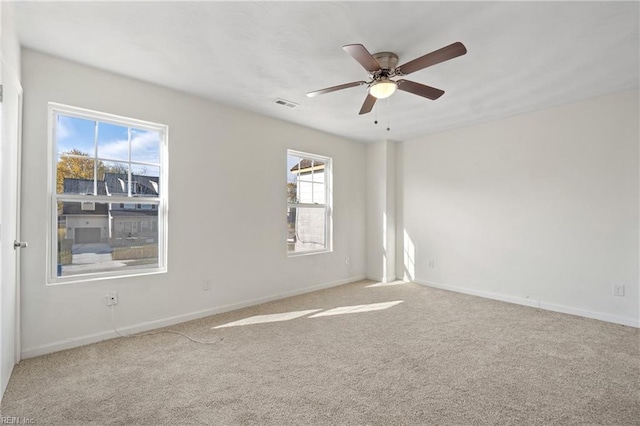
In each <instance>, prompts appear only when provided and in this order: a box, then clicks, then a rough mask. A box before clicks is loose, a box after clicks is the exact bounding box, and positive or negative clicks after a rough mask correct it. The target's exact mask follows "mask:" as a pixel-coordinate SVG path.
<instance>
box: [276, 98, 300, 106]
mask: <svg viewBox="0 0 640 426" xmlns="http://www.w3.org/2000/svg"><path fill="white" fill-rule="evenodd" d="M275 102H276V103H277V104H278V105H282V106H286V107H289V108H295V107H297V106H298V104H297V103H295V102H291V101H285V100H284V99H276V100H275Z"/></svg>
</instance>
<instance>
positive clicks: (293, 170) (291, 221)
mask: <svg viewBox="0 0 640 426" xmlns="http://www.w3.org/2000/svg"><path fill="white" fill-rule="evenodd" d="M331 215H332V211H331V158H329V157H323V156H319V155H314V154H308V153H303V152H298V151H292V150H289V151H288V152H287V251H288V253H289V254H290V255H295V254H302V253H314V252H324V251H330V250H331Z"/></svg>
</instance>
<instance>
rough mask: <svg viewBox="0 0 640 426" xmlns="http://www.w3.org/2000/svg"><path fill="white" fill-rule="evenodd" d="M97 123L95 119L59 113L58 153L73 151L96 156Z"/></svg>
mask: <svg viewBox="0 0 640 426" xmlns="http://www.w3.org/2000/svg"><path fill="white" fill-rule="evenodd" d="M95 124H96V122H95V121H93V120H84V119H82V118H75V117H67V116H64V115H58V120H57V122H56V150H57V152H58V154H64V153H67V154H68V153H71V152H73V153H82V154H85V155H89V156H91V157H93V156H95Z"/></svg>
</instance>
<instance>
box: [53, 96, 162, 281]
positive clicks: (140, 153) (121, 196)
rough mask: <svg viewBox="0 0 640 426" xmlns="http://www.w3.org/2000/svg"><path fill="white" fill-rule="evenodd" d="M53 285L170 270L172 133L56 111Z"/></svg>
mask: <svg viewBox="0 0 640 426" xmlns="http://www.w3.org/2000/svg"><path fill="white" fill-rule="evenodd" d="M49 119H50V121H49V123H50V124H49V138H50V158H51V162H50V164H51V174H50V175H51V177H52V183H51V187H50V188H51V227H50V228H51V233H50V241H51V245H50V256H49V259H50V262H49V265H48V267H49V274H48V275H49V282H52V283H61V282H69V281H78V280H87V279H91V278H100V277H116V276H125V275H127V276H128V275H135V274H144V273H153V272H165V271H166V258H167V226H166V223H167V130H168V129H167V126H164V125H160V124H154V123H148V122H143V121H140V120H134V119H129V118H124V117H118V116H114V115H110V114H104V113H99V112H94V111H87V110H84V109H80V108H74V107H69V106H65V105H59V104H53V103H52V104H49Z"/></svg>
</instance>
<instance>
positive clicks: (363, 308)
mask: <svg viewBox="0 0 640 426" xmlns="http://www.w3.org/2000/svg"><path fill="white" fill-rule="evenodd" d="M402 302H404V300H396V301H394V302H383V303H370V304H368V305H355V306H342V307H340V308H334V309H329V310H328V311H324V312H320V313H318V314H315V315H311V316H310V317H309V318H318V317H328V316H331V315H342V314H355V313H359V312H371V311H382V310H383V309H389V308H390V307H392V306H395V305H397V304H399V303H402Z"/></svg>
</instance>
